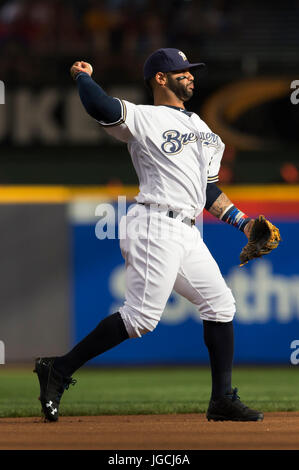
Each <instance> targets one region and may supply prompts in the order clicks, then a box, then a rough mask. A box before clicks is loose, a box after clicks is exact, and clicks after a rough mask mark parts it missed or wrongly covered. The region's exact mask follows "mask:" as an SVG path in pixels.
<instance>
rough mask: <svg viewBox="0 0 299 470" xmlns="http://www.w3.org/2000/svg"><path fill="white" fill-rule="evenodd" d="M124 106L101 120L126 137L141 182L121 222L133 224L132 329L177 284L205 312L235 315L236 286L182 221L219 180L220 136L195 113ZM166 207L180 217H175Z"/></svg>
mask: <svg viewBox="0 0 299 470" xmlns="http://www.w3.org/2000/svg"><path fill="white" fill-rule="evenodd" d="M121 105H122V116H121V119H120V120H119V121H118V122H116V123H113V124H105V123H104V122H100V124H101V125H102V126H103V127H104V128H105V130H106V131H107V132H108V133H109V134H110V135H112V136H114V137H116V138H117V139H119V140H121V141H123V142H126V143H127V145H128V150H129V153H130V154H131V158H132V161H133V165H134V168H135V170H136V173H137V176H138V178H139V184H140V186H139V189H140V191H139V194H138V196H137V197H136V201H137V204H136V205H135V206H133V207H132V208H131V209H130V210H129V212H128V214H127V216H126V220H125V221H124V220H122V221H121V223H124V222H125V223H126V224H127V227H128V228H129V230H128V234H127V237H126V238H125V239H123V240H122V239H121V241H120V247H121V251H122V254H123V256H124V258H125V261H126V300H125V303H124V305H123V306H122V307H121V309H120V314H121V316H122V319H123V321H124V323H125V326H126V328H127V331H128V333H129V336H130V337H138V336H141V335H142V334H145V333H147V332H149V331H152V330H153V329H154V328H155V327H156V325H157V324H158V322H159V320H160V318H161V315H162V313H163V311H164V308H165V305H166V302H167V300H168V298H169V296H170V294H171V292H172V290H173V289H174V290H175V291H176V292H178V293H179V294H181V295H183V296H184V297H185V298H187V299H188V300H190V301H191V302H192V303H193V304H195V305H196V306H197V307H198V309H199V312H200V317H201V319H203V320H212V321H220V322H229V321H231V320H232V319H233V316H234V313H235V302H234V298H233V295H232V293H231V290H230V289H229V288H228V286H227V285H226V283H225V281H224V279H223V277H222V275H221V273H220V270H219V268H218V265H217V263H216V261H215V260H214V258H213V257H212V255H211V253H210V252H209V250H208V248H207V247H206V245H205V243H204V242H203V239H202V237H201V234H200V231H199V230H198V229H197V228H196V226H194V225H193V226H191V225H188V224H186V223H184V222H182V219H184V218H185V217H189V218H195V217H197V216H198V215H199V214H201V213H202V211H203V209H204V206H205V202H206V187H207V184H208V183H209V182H217V181H218V172H219V168H220V162H221V158H222V155H223V151H224V144H223V142H222V141H221V139H220V137H219V136H218V135H216V134H214V133H213V132H212V131H211V130H210V129H209V127H208V126H207V125H206V124H205V123H204V122H203V121H202V120H201V119H200V117H199V116H198V115H197V114H196V113H189V112H187V111H184V110H179V109H178V108H175V107H171V106H150V105H134V104H132V103H129V102H127V101H121ZM138 203H139V204H138ZM169 209H171V210H173V211H175V213H179V214H178V216H177V217H176V218H170V217H169V216H168V215H167V214H168V210H169ZM161 232H162V233H163V234H165V233H166V234H171V236H161ZM130 234H131V235H130Z"/></svg>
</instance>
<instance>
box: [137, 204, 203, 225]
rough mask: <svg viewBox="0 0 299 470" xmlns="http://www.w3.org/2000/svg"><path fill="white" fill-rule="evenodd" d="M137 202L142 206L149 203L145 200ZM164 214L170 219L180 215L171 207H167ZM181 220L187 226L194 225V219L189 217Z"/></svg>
mask: <svg viewBox="0 0 299 470" xmlns="http://www.w3.org/2000/svg"><path fill="white" fill-rule="evenodd" d="M138 204H142V205H143V206H149V205H150V204H147V203H145V202H138ZM165 215H167V217H170V218H171V219H176V218H177V217H178V216H179V215H180V213H179V212H177V211H174V210H172V209H169V210H168V211H167V212H166V214H165ZM181 222H183V223H184V224H186V225H188V226H189V227H192V226H193V225H195V219H191V218H189V217H185V218H184V219H181Z"/></svg>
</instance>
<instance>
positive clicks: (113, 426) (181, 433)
mask: <svg viewBox="0 0 299 470" xmlns="http://www.w3.org/2000/svg"><path fill="white" fill-rule="evenodd" d="M0 449H1V450H4V449H6V450H9V449H18V450H23V449H28V450H32V449H36V450H38V449H44V450H48V449H51V450H54V449H67V450H68V449H69V450H71V449H80V450H83V449H84V450H91V449H109V450H110V449H113V450H124V449H126V450H131V449H132V450H133V449H135V450H163V449H164V450H177V449H180V450H183V449H184V450H203V449H205V450H210V449H230V450H235V449H243V450H245V449H248V450H253V449H257V450H259V449H263V450H268V449H280V450H285V449H296V450H298V449H299V412H289V413H286V412H281V413H265V419H264V421H262V422H257V423H234V422H217V423H215V422H208V421H207V420H206V418H205V416H204V415H202V414H199V415H197V414H188V415H186V414H178V415H137V416H135V415H130V416H81V417H61V418H60V420H59V422H57V423H45V422H43V421H42V419H41V418H1V419H0Z"/></svg>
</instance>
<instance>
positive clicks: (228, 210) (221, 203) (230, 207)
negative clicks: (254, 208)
mask: <svg viewBox="0 0 299 470" xmlns="http://www.w3.org/2000/svg"><path fill="white" fill-rule="evenodd" d="M212 184H213V187H212V186H211V185H212ZM205 208H206V209H207V210H208V211H209V212H210V214H212V215H214V216H215V217H217V219H220V220H222V221H223V222H227V223H228V224H230V225H233V226H234V227H236V228H238V229H239V230H241V231H242V232H244V233H245V235H246V236H247V237H248V236H249V232H250V229H251V226H252V223H253V219H250V217H248V216H247V215H246V214H244V212H242V211H240V210H239V209H237V208H236V207H235V206H234V204H233V203H232V202H231V200H230V199H229V198H228V197H227V195H226V194H225V193H223V192H222V191H221V190H220V189H219V188H218V187H217V186H216V185H215V183H209V184H208V188H207V203H206V206H205Z"/></svg>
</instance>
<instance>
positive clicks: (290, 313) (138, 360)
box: [71, 218, 299, 365]
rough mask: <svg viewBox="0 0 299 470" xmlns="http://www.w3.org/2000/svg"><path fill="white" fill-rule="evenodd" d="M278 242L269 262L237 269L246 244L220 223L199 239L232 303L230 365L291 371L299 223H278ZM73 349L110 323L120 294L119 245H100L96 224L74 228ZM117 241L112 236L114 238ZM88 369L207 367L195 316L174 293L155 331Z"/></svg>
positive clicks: (114, 241)
mask: <svg viewBox="0 0 299 470" xmlns="http://www.w3.org/2000/svg"><path fill="white" fill-rule="evenodd" d="M275 224H276V225H278V226H279V228H280V231H281V235H282V239H283V242H282V243H281V245H280V247H279V248H278V249H277V250H274V251H273V252H272V253H271V255H270V256H268V257H267V256H265V257H263V258H260V259H258V260H255V261H253V262H250V263H248V264H247V265H245V266H243V267H240V266H239V253H240V251H241V249H242V247H243V246H244V245H245V244H246V240H247V239H246V238H245V236H244V235H243V234H242V233H240V232H239V231H238V230H236V229H235V228H233V227H231V226H228V225H226V224H224V223H222V222H218V221H216V222H215V223H210V222H209V221H207V223H205V224H204V229H203V238H204V241H205V243H206V244H207V246H208V248H209V249H210V251H211V253H212V254H213V256H214V258H215V259H216V261H217V262H218V264H219V267H220V269H221V272H222V273H223V275H224V277H225V279H226V281H227V283H228V285H229V286H230V287H231V289H232V292H233V294H234V296H235V299H236V307H237V313H236V316H235V320H234V323H235V361H234V362H235V364H246V363H247V364H253V363H254V364H258V363H264V364H269V363H273V364H274V363H275V364H289V363H290V356H291V354H292V349H291V343H292V342H294V340H299V275H298V261H299V255H298V254H296V253H295V254H294V250H293V247H295V246H296V245H297V240H298V238H299V223H298V222H292V221H283V222H280V221H279V220H278V221H275ZM71 228H72V257H73V286H72V293H73V294H72V295H73V318H74V338H73V341H74V343H77V342H78V341H79V340H81V339H82V338H83V337H84V336H85V335H87V334H88V333H89V332H90V331H91V330H92V329H93V328H95V326H96V325H97V324H98V323H99V322H100V321H101V320H102V319H103V318H104V317H106V316H107V315H109V314H111V313H114V312H116V311H118V309H119V307H120V306H121V305H122V303H123V300H124V294H125V267H124V260H123V258H122V256H121V253H120V249H119V240H118V238H117V237H116V238H113V237H111V238H107V237H106V238H103V239H101V240H100V239H99V238H97V236H96V220H94V221H92V222H90V221H84V220H83V219H82V218H81V219H80V221H78V218H75V220H74V219H73V222H72V227H71ZM116 235H117V234H116ZM92 363H93V364H105V365H112V364H113V365H114V364H119V365H120V364H136V365H137V364H198V363H202V364H206V363H208V352H207V349H206V346H205V344H204V341H203V331H202V322H201V320H200V317H199V312H198V311H197V309H196V308H195V306H193V305H192V304H190V302H188V301H187V300H185V299H184V298H182V297H180V296H179V295H178V294H176V293H175V292H173V294H172V295H171V297H170V299H169V301H168V303H167V306H166V309H165V311H164V313H163V316H162V318H161V321H160V323H159V324H158V326H157V328H156V329H155V330H154V331H153V332H152V333H148V334H146V335H145V336H143V337H142V338H138V339H131V340H129V341H125V342H124V343H122V344H121V345H119V346H117V347H116V348H114V349H112V350H111V351H108V352H106V353H105V354H103V355H101V356H99V357H97V358H95V359H94V360H93V361H92Z"/></svg>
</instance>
